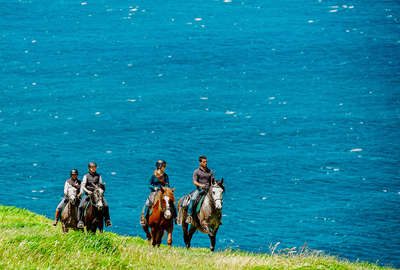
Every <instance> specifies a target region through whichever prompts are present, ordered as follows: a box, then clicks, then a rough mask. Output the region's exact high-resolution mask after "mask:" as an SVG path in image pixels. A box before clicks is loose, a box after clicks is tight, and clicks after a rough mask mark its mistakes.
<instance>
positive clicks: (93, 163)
mask: <svg viewBox="0 0 400 270" xmlns="http://www.w3.org/2000/svg"><path fill="white" fill-rule="evenodd" d="M88 167H96V168H97V164H96V163H95V162H93V161H91V162H89V164H88Z"/></svg>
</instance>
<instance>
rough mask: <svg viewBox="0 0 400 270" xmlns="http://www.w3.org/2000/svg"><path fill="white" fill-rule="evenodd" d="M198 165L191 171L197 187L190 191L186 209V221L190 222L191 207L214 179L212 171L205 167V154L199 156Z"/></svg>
mask: <svg viewBox="0 0 400 270" xmlns="http://www.w3.org/2000/svg"><path fill="white" fill-rule="evenodd" d="M199 162H200V167H199V168H197V169H196V170H195V171H194V173H193V184H194V185H195V186H196V187H197V188H196V189H195V191H194V192H193V193H192V195H191V198H190V204H189V207H188V211H187V214H188V216H187V218H186V221H185V222H186V223H192V219H193V218H192V217H193V208H195V205H197V203H198V200H199V199H200V198H201V196H203V195H204V194H206V193H207V191H208V188H209V187H210V185H211V183H212V181H214V180H215V178H214V173H213V171H212V170H210V169H209V168H208V167H207V158H206V157H205V156H201V157H199Z"/></svg>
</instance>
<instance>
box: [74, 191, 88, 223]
mask: <svg viewBox="0 0 400 270" xmlns="http://www.w3.org/2000/svg"><path fill="white" fill-rule="evenodd" d="M88 200H89V196H87V195H86V194H85V196H84V197H83V198H82V200H81V202H80V203H79V208H78V218H79V222H78V226H77V227H78V228H81V229H82V228H83V226H84V224H83V212H84V211H85V207H86V202H87V201H88Z"/></svg>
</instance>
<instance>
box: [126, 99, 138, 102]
mask: <svg viewBox="0 0 400 270" xmlns="http://www.w3.org/2000/svg"><path fill="white" fill-rule="evenodd" d="M128 101H129V102H136V99H128Z"/></svg>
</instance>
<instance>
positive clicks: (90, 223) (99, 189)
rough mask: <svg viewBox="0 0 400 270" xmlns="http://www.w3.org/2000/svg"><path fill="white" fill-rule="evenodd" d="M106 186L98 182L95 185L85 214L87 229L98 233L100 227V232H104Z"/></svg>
mask: <svg viewBox="0 0 400 270" xmlns="http://www.w3.org/2000/svg"><path fill="white" fill-rule="evenodd" d="M104 190H105V186H104V185H103V184H98V185H97V186H95V189H94V191H93V192H92V194H90V202H89V206H88V207H87V210H86V214H85V221H84V223H85V226H86V230H87V231H90V232H93V233H96V230H97V229H99V231H100V233H102V232H103V226H104V204H103V196H104Z"/></svg>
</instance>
